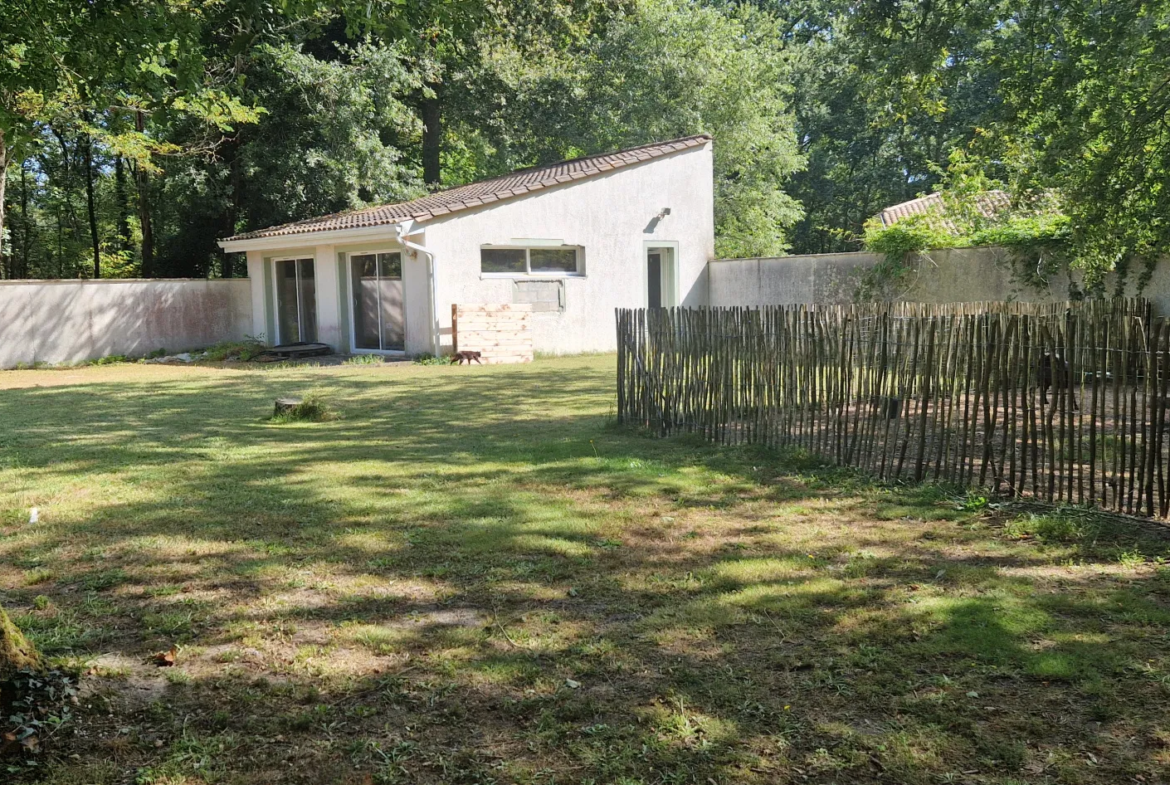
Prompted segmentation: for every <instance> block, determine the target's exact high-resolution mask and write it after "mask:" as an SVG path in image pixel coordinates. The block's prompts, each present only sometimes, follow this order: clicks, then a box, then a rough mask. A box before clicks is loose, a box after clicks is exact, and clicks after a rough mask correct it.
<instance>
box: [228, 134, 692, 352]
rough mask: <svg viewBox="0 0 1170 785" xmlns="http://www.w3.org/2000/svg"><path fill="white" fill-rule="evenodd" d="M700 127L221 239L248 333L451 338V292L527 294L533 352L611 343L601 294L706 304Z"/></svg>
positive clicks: (461, 297) (283, 337)
mask: <svg viewBox="0 0 1170 785" xmlns="http://www.w3.org/2000/svg"><path fill="white" fill-rule="evenodd" d="M713 199H714V197H713V182H712V154H711V139H710V137H708V136H692V137H687V138H684V139H677V140H673V141H669V142H661V143H657V144H651V145H645V146H642V147H637V148H633V149H630V150H623V151H620V152H616V153H609V154H605V155H595V156H589V157H586V158H579V159H575V160H572V161H564V162H561V163H557V164H552V165H549V166H542V167H538V168H534V169H525V170H521V171H518V172H514V173H512V174H509V175H505V176H503V177H497V178H493V179H491V180H485V181H482V182H479V183H472V184H470V185H465V186H460V187H458V188H452V189H449V190H446V191H440V192H437V193H434V194H430V195H429V196H425V197H423V198H421V199H416V200H414V201H411V202H405V203H402V204H395V205H384V206H381V207H372V208H368V209H365V210H358V211H353V212H348V213H339V214H337V215H331V216H325V217H322V218H313V219H309V220H306V221H299V222H297V223H292V224H286V225H283V226H276V227H272V228H270V229H264V230H261V231H256V232H249V233H247V234H242V235H238V236H236V237H231V238H228V239H226V240H223V241H222V242H221V243H220V245H221V246H222V247H223V249H224V250H225V251H228V252H245V253H246V254H247V257H248V276H249V278H250V279H251V281H252V320H253V328H254V332H255V334H256V335H260V336H263V337H264V339H265V341H266V342H268V343H270V344H282V343H293V342H296V341H310V342H321V343H325V344H328V345H329V346H331V347H333V348H334V349H336V350H337V351H340V352H385V353H395V352H406V353H409V354H415V353H422V352H431V353H434V354H440V353H444V352H448V351H450V348H451V306H452V304H461V305H468V304H501V303H532V304H533V305H532V307H533V310H534V312H535V313H534V316H533V320H534V323H535V327H534V330H533V333H534V334H533V341H534V344H535V348H536V350H537V351H545V352H554V353H574V352H584V351H608V350H612V349H614V348H615V329H614V309H615V308H620V307H625V308H634V307H657V306H671V305H706V304H707V290H706V275H707V273H706V268H707V262H708V261H709V260H710V259H712V258H713V257H714V252H715V239H714V214H713Z"/></svg>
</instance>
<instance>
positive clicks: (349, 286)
mask: <svg viewBox="0 0 1170 785" xmlns="http://www.w3.org/2000/svg"><path fill="white" fill-rule="evenodd" d="M382 253H396V254H400V256H401V260H402V261H401V264H402V278H401V281H402V348H401V349H359V348H357V344H358V340H357V338H358V336H357V308H356V307H354V291H353V257H355V256H373V257H374V258H375V259H376V258H377V256H378V254H382ZM343 272H344V273H345V292H346V297H347V302H348V305H349V309H348V310H349V352H350V354H377V355H381V356H389V357H405V356H406V342H407V324H406V249H405V248H401V247H399V248H390V247H381V248H373V249H370V250H365V249H363V250H360V251H346V253H345V266H344V268H343ZM379 277H381V274H380V273H379ZM378 335H379V336H381V335H382V309H381V308H379V309H378Z"/></svg>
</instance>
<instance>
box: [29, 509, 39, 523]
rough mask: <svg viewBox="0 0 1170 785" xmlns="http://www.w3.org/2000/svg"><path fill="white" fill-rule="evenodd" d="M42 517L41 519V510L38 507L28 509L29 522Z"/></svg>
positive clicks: (34, 521)
mask: <svg viewBox="0 0 1170 785" xmlns="http://www.w3.org/2000/svg"><path fill="white" fill-rule="evenodd" d="M40 519H41V511H40V510H38V509H37V508H36V507H33V508H32V509H31V510H29V511H28V522H29V523H36V522H37V521H39V520H40Z"/></svg>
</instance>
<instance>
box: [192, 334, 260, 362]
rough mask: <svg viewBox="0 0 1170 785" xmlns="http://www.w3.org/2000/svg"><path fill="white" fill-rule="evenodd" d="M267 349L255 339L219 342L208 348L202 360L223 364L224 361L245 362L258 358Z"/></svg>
mask: <svg viewBox="0 0 1170 785" xmlns="http://www.w3.org/2000/svg"><path fill="white" fill-rule="evenodd" d="M266 349H267V347H266V346H264V344H262V343H260V342H259V341H257V340H256V339H255V338H245V339H244V340H242V341H221V342H220V343H217V344H215V345H214V346H209V347H207V349H205V350H204V352H203V358H202V359H204V360H210V361H211V362H217V363H218V362H224V361H226V360H240V361H243V362H247V361H249V360H253V359H255V358H256V357H259V356H260V355H261V354H263V353H264V352H265V351H266Z"/></svg>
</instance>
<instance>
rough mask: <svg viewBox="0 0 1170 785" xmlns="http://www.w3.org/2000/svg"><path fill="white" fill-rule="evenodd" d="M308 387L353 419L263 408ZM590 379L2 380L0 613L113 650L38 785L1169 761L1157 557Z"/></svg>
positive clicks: (994, 778) (71, 647)
mask: <svg viewBox="0 0 1170 785" xmlns="http://www.w3.org/2000/svg"><path fill="white" fill-rule="evenodd" d="M312 387H318V388H321V387H324V394H325V395H326V396H327V397H328V398H329V399H330V400H331V401H332V402H333V403H334V404H335V405H336V406H337V408H338V409H339V410H340V411H341V413H342V415H343V419H341V420H338V421H335V422H328V423H319V424H312V425H272V424H268V423H265V422H264V421H263V418H264V417H265V416H266V415H267V414H268V412H269V410H270V407H271V401H272V399H273V398H275V397H276V396H277V395H280V394H285V393H289V392H303V391H305V390H308V389H310V388H312ZM611 388H612V372H611V369H610V368H609V367H607V364H606V361H605V360H604V358H600V359H599V358H593V359H590V360H588V361H575V362H572V361H556V362H549V363H539V364H537V365H534V366H529V367H523V368H507V369H485V370H482V371H481V370H478V369H477V370H476V371H472V372H467V373H464V372H461V371H455V370H452V369H433V370H429V371H428V372H426V373H417V372H416V373H410V374H404V373H401V372H397V371H390V372H386V371H372V370H368V369H330V370H329V371H328V372H326V373H306V372H303V371H302V372H287V373H286V372H278V373H275V374H265V375H258V374H248V375H224V376H216V375H214V374H208V375H206V376H199V377H196V378H194V379H191V378H184V379H182V380H175V381H166V382H157V383H152V384H129V383H127V384H116V383H109V384H100V385H79V386H74V387H56V388H34V389H24V390H9V391H5V392H4V394H3V397H2V398H0V421H3V422H5V423H6V424H7V426H8V427H7V428H6V430H5V432H4V435H3V436H0V473H2V474H0V477H2V478H3V480H4V482H5V488H4V491H3V495H2V496H0V499H3V506H4V508H5V509H3V510H2V512H0V514H2V515H3V516H4V517H3V518H2V519H0V525H3V527H4V531H5V535H6V537H5V539H6V541H3V540H0V562H3V563H7V565H9V566H8V568H6V569H5V572H4V573H3V575H4V580H5V583H6V584H7V588H8V591H7V592H6V596H5V598H4V599H5V602H6V603H8V604H13V605H14V607H15V609H16V610H17V611H20V613H18V620H19V622H20V624H21V625H22V626H23V627H25V628H26V629H28V630H29V631H30V633H31V634H32V635H33V637H34V638H35V639H36V640H37V641H38V642H39V643H40V644H41V645H42V647H43V648H45V649H46V650H47V651H49V652H50V653H51V654H54V655H57V656H71V657H75V658H78V659H81V660H89V661H95V658H97V659H96V662H97V663H98V668H97V670H98V675H97V677H95V678H94V679H92V683H91V685H90V686H91V690H92V693H91V694H92V696H94V697H93V698H92V699H91V700H92V703H91V704H90V712H89V713H87V715H86V721H87V722H88V723H90V725H89V726H88V728H89V730H88V731H87V735H86V736H85V737H80V736H71V737H68V738H65V739H62V740H61V741H60V743H59V749H60V751H61V752H60V754H61V755H62V756H64V754H65V753H76V754H77V755H79V756H80V760H70V759H68V758H64V757H63V758H62V759H61V760H59V761H58V762H56V763H54V764H52V765H51V766H49V767H48V771H49V774H48V775H47V776H48V779H49V781H54V778H56V781H59V782H69V781H73V782H77V781H95V782H119V781H124V780H125V777H126V776H127V774H128V773H129V775H131V776H134V777H136V778H137V780H138V781H140V782H144V783H149V782H159V783H162V782H179V781H188V782H217V781H227V782H274V781H282V782H306V783H308V782H315V783H316V782H352V781H359V782H360V781H376V782H397V781H401V782H531V783H536V782H542V783H545V782H553V781H556V782H588V781H593V782H607V783H608V782H622V783H627V785H628V784H630V783H683V782H687V783H690V782H695V783H704V782H709V781H714V782H785V781H800V782H846V781H847V782H868V781H875V782H876V781H891V780H893V781H899V782H907V783H913V782H923V783H925V782H931V783H934V782H939V781H947V779H946V778H948V777H956V778H959V779H954V780H953V781H962V779H961V778H962V777H964V776H971V775H970V774H964V772H968V773H969V772H972V771H975V772H979V776H980V777H982V779H981V780H980V781H983V782H1001V783H1008V782H1018V781H1021V780H1027V781H1050V780H1051V781H1056V780H1058V779H1062V778H1064V779H1079V780H1080V781H1083V782H1107V781H1116V779H1114V778H1115V777H1120V776H1123V775H1124V776H1126V777H1132V776H1145V777H1147V778H1148V777H1150V776H1153V773H1155V772H1156V771H1157V770H1158V767H1159V766H1160V765H1161V763H1162V762H1163V761H1162V758H1164V757H1165V755H1164V753H1163V752H1159V750H1161V749H1164V748H1163V747H1160V746H1159V745H1161V744H1162V743H1164V741H1165V739H1164V737H1163V736H1160V735H1159V734H1165V733H1167V732H1170V730H1168V729H1167V728H1166V726H1165V717H1164V713H1163V712H1162V711H1161V706H1162V705H1164V697H1165V691H1166V689H1167V684H1168V683H1170V681H1168V680H1167V675H1166V674H1167V662H1166V656H1167V655H1166V650H1165V645H1164V636H1163V637H1159V635H1160V633H1159V632H1158V630H1161V629H1164V625H1165V624H1166V623H1167V622H1170V611H1168V610H1167V607H1168V603H1167V597H1168V596H1170V591H1168V581H1167V579H1166V577H1165V574H1164V573H1157V572H1155V571H1153V570H1149V569H1146V570H1144V571H1142V570H1132V569H1130V570H1127V571H1123V570H1120V569H1119V568H1118V563H1117V559H1116V558H1115V557H1114V556H1113V555H1110V556H1109V557H1108V558H1106V557H1105V556H1104V555H1101V554H1096V553H1095V552H1094V551H1091V550H1085V549H1081V548H1078V547H1077V546H1075V545H1070V546H1067V547H1058V546H1053V547H1050V548H1049V547H1042V546H1040V545H1038V544H1037V543H1035V542H1020V541H1015V540H1011V539H1008V538H1005V537H1003V536H1000V534H999V533H998V531H997V530H994V529H991V528H989V527H987V526H986V525H984V524H983V523H981V522H980V520H979V518H978V516H975V515H973V514H971V513H969V512H963V511H957V510H956V504H955V502H954V501H952V500H951V499H950V498H949V496H948V495H947V494H946V493H945V492H943V491H940V490H939V489H934V488H921V489H909V490H900V491H899V490H894V491H890V490H883V489H876V488H873V487H871V486H869V485H868V484H866V483H865V482H864V481H863V480H861V479H859V478H857V477H854V476H853V475H850V474H848V473H845V472H839V471H832V470H827V469H823V468H818V467H816V466H815V464H813V463H811V462H808V461H801V460H798V459H795V458H793V457H792V456H788V457H786V458H781V457H780V456H777V455H775V454H772V453H769V452H767V451H763V450H758V449H747V448H745V449H736V450H717V449H713V448H711V447H709V446H707V445H704V444H702V443H700V442H699V441H697V440H693V439H672V440H653V439H647V438H642V437H640V436H638V435H636V434H632V433H629V432H626V431H622V430H619V429H615V428H613V427H612V426H611V425H610V424H609V423H608V421H607V414H608V409H609V394H610V393H609V391H610V389H611ZM31 506H40V507H41V508H42V509H43V513H42V514H43V523H42V524H39V525H37V526H36V527H31V526H28V525H27V524H25V523H24V522H23V516H25V514H26V511H27V508H28V507H31ZM1069 560H1075V563H1072V562H1070V561H1069ZM1066 562H1067V563H1066ZM37 597H40V598H43V599H41V600H39V601H38V600H37V599H35V598H37ZM173 642H178V643H180V644H182V645H183V646H184V649H183V652H182V654H181V657H180V667H179V668H177V669H175V670H174V671H173V672H169V673H168V674H167V675H166V680H165V683H161V686H159V687H157V688H156V687H151V686H150V685H152V684H153V685H159V684H160V676H159V675H158V673H157V672H154V671H153V670H152V669H151V668H150V667H148V666H142V665H141V663H142V662H143V661H144V659H145V658H146V657H147V656H148V655H149V654H150V653H151V652H153V651H157V650H159V649H162V648H166V647H167V646H169V645H170V644H171V643H173ZM143 685H146V686H143ZM132 688H133V689H132ZM134 689H138V690H139V691H140V692H142V693H143V694H144V695H146V696H147V698H145V699H142V700H134V699H133V698H132V695H133V694H134ZM104 731H108V734H106V733H104ZM1132 739H1138V742H1137V743H1136V744H1135V743H1133V742H1131V741H1129V740H1132ZM1159 739H1162V741H1159ZM1086 750H1089V751H1092V753H1093V756H1094V757H1096V758H1098V759H1101V758H1106V759H1107V760H1108V764H1109V765H1108V771H1109V775H1108V776H1107V777H1106V776H1105V775H1104V774H1103V773H1102V771H1101V769H1099V768H1098V767H1097V766H1096V764H1095V763H1094V762H1093V761H1092V760H1091V759H1090V758H1088V757H1086V755H1085V751H1086ZM367 776H368V777H369V778H370V780H364V778H365V777H367ZM70 778H72V779H70ZM184 778H185V780H184ZM1147 781H1152V780H1149V779H1147Z"/></svg>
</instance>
